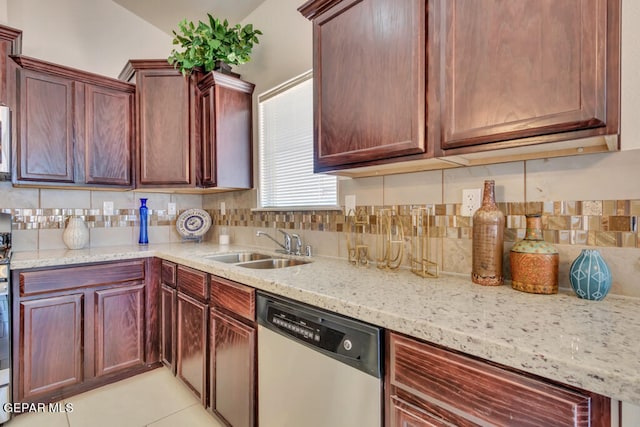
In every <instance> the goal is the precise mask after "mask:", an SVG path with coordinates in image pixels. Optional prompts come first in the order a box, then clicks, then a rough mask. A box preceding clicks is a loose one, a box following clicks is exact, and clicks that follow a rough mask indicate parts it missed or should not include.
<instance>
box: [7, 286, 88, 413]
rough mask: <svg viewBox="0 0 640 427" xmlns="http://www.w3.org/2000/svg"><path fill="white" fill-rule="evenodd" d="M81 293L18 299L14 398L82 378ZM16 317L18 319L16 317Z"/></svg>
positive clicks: (68, 384)
mask: <svg viewBox="0 0 640 427" xmlns="http://www.w3.org/2000/svg"><path fill="white" fill-rule="evenodd" d="M82 318H83V295H82V294H72V295H66V296H58V297H48V298H41V299H35V300H31V301H24V302H21V303H20V317H19V322H20V330H21V331H23V332H22V334H21V335H20V342H19V345H18V348H19V360H20V361H21V362H22V363H18V364H15V363H14V367H17V369H18V371H19V382H18V384H17V387H16V386H14V390H15V389H17V400H16V401H18V400H23V399H30V398H32V397H36V396H42V395H44V394H46V393H48V392H51V391H53V390H57V389H60V388H62V387H68V386H71V385H74V384H80V383H81V382H82V381H83V370H82V363H83V355H84V353H83V341H82V337H83V331H84V325H83V323H82ZM16 320H18V319H16Z"/></svg>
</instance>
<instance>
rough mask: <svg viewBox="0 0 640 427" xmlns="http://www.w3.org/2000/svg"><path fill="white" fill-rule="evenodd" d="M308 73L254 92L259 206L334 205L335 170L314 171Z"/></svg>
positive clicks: (311, 86) (310, 96) (311, 75)
mask: <svg viewBox="0 0 640 427" xmlns="http://www.w3.org/2000/svg"><path fill="white" fill-rule="evenodd" d="M312 77H313V74H312V73H311V72H310V71H309V72H307V73H305V74H303V75H301V76H298V77H296V78H294V79H292V80H290V81H288V82H285V83H283V84H282V85H280V86H278V87H276V88H274V89H272V90H270V91H268V92H266V93H264V94H261V95H260V96H259V97H258V115H259V127H260V133H259V148H258V149H259V168H260V178H259V179H260V184H259V189H260V190H259V198H260V200H259V203H258V205H259V206H260V207H261V208H317V207H333V208H335V207H336V205H337V200H338V199H337V197H338V196H337V180H336V177H335V176H331V175H321V174H314V173H313V78H312Z"/></svg>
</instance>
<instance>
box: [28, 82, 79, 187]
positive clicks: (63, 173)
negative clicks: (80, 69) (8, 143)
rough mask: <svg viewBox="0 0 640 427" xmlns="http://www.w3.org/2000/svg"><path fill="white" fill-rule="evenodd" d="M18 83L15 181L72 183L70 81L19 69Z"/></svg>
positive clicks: (72, 100) (72, 104) (72, 91)
mask: <svg viewBox="0 0 640 427" xmlns="http://www.w3.org/2000/svg"><path fill="white" fill-rule="evenodd" d="M18 84H19V89H18V108H17V115H18V118H17V121H18V143H17V144H16V147H17V153H16V155H17V158H18V162H17V171H16V179H17V180H18V181H45V182H63V183H73V182H74V161H73V158H74V141H73V138H74V136H73V120H74V117H73V114H74V96H73V95H74V83H73V81H72V80H69V79H65V78H61V77H55V76H51V75H48V74H44V73H38V72H35V71H32V70H20V71H19V79H18Z"/></svg>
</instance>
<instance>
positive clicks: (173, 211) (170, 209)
mask: <svg viewBox="0 0 640 427" xmlns="http://www.w3.org/2000/svg"><path fill="white" fill-rule="evenodd" d="M176 211H177V208H176V204H175V203H174V202H169V204H168V205H167V215H175V214H176V213H177V212H176Z"/></svg>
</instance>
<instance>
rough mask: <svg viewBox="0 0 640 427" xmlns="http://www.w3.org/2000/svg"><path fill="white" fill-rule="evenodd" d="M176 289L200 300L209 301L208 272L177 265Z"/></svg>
mask: <svg viewBox="0 0 640 427" xmlns="http://www.w3.org/2000/svg"><path fill="white" fill-rule="evenodd" d="M177 284H178V291H180V292H184V293H186V294H188V295H190V296H192V297H194V298H198V299H199V300H201V301H204V302H208V301H209V274H208V273H206V272H204V271H199V270H195V269H193V268H189V267H185V266H184V265H179V266H178V269H177Z"/></svg>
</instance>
